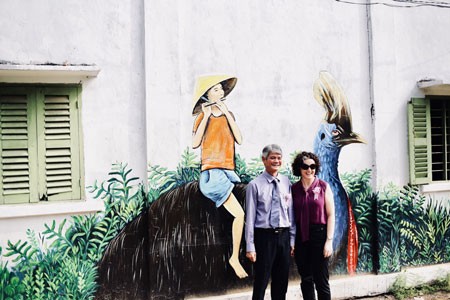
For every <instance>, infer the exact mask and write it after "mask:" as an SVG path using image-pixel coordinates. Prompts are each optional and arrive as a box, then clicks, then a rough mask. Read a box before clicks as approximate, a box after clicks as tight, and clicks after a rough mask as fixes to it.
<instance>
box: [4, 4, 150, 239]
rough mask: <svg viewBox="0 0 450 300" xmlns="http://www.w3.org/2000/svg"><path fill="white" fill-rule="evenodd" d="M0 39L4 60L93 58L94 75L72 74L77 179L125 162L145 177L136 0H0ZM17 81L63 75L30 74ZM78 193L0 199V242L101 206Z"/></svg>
mask: <svg viewBox="0 0 450 300" xmlns="http://www.w3.org/2000/svg"><path fill="white" fill-rule="evenodd" d="M0 45H1V47H0V60H1V61H3V62H4V63H8V62H9V63H15V64H21V65H30V66H32V65H36V64H47V63H52V64H61V65H67V64H68V65H80V64H95V65H96V66H97V67H98V68H99V69H100V72H99V74H98V76H97V77H96V78H90V79H86V78H80V79H79V81H81V83H82V88H83V92H82V126H83V142H84V159H85V161H84V162H85V164H84V166H85V183H86V185H91V184H93V183H94V181H95V180H96V179H98V180H100V181H102V180H104V179H105V178H106V177H107V173H108V172H109V171H110V170H111V164H112V163H114V162H127V163H128V164H129V166H130V167H131V168H133V170H134V174H135V175H137V176H139V177H140V178H142V180H145V178H146V164H147V158H146V153H145V150H144V149H145V148H146V138H145V131H146V128H145V81H144V78H145V74H144V22H143V1H103V0H100V1H90V2H83V1H70V0H69V1H22V0H20V1H9V0H6V1H1V2H0ZM1 79H2V80H1V81H3V82H4V81H8V80H9V79H8V76H6V77H2V78H1ZM21 80H23V81H24V82H49V81H50V82H51V81H55V80H56V81H60V82H64V80H65V79H61V78H59V79H58V78H57V79H55V78H53V79H51V80H50V79H48V78H45V77H42V76H39V75H37V77H28V78H22V79H21ZM16 82H20V81H16ZM86 198H87V199H82V202H79V203H75V204H68V203H58V204H48V203H45V204H35V205H15V206H14V205H8V206H2V207H1V208H0V211H1V213H0V245H4V244H5V243H6V240H7V239H12V240H17V239H19V238H22V239H23V238H24V236H25V230H24V228H34V229H35V230H36V231H42V230H43V229H44V227H43V224H44V222H47V223H49V222H50V221H51V220H53V219H56V220H59V219H62V218H64V217H65V216H67V215H70V214H79V213H88V212H92V211H95V210H97V209H99V208H101V205H100V203H99V202H101V201H95V200H93V199H91V198H92V197H91V195H90V194H89V193H86ZM85 200H87V201H85ZM19 224H20V225H19ZM11 228H12V229H13V230H11ZM19 229H20V230H19Z"/></svg>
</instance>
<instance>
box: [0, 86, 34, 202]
mask: <svg viewBox="0 0 450 300" xmlns="http://www.w3.org/2000/svg"><path fill="white" fill-rule="evenodd" d="M34 105H35V101H33V96H32V93H30V92H29V90H28V91H27V90H25V91H24V89H21V90H18V89H15V88H7V87H2V88H1V91H0V158H1V162H0V179H1V180H0V192H1V199H0V204H13V203H27V202H37V201H38V200H39V199H38V197H37V185H36V184H35V181H34V180H36V178H37V167H36V165H35V164H34V162H36V140H35V136H36V119H35V107H34ZM33 139H34V140H33Z"/></svg>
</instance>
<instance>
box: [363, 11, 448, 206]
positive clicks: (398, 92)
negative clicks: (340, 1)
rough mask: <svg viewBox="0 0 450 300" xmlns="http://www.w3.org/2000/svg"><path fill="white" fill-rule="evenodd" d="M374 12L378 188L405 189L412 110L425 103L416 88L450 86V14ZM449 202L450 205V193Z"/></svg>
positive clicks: (439, 12) (446, 194) (446, 189)
mask: <svg viewBox="0 0 450 300" xmlns="http://www.w3.org/2000/svg"><path fill="white" fill-rule="evenodd" d="M371 10H372V25H373V62H372V64H373V84H374V88H373V90H374V102H375V111H376V119H375V123H374V124H375V127H374V129H375V145H376V146H375V152H376V169H377V183H378V185H379V186H382V185H384V184H386V183H388V182H390V181H392V182H394V183H395V184H397V185H399V186H402V185H404V184H406V183H407V182H408V181H409V161H408V144H407V140H408V139H407V134H408V129H407V108H406V104H407V102H408V101H409V100H410V98H411V97H424V94H423V92H422V91H421V90H420V89H418V88H417V86H416V82H417V81H419V80H421V79H424V78H438V79H441V80H443V81H444V83H448V82H449V81H450V77H449V72H448V66H449V63H450V37H449V35H448V28H449V27H450V20H449V18H448V14H449V10H448V9H442V8H436V7H417V8H413V9H407V8H389V7H386V6H372V7H371ZM443 188H444V191H449V190H450V189H449V187H448V186H445V187H443ZM440 190H442V189H440ZM441 196H443V195H441ZM444 196H446V197H447V200H446V201H447V202H448V201H449V200H448V192H446V193H445V195H444Z"/></svg>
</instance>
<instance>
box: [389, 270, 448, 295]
mask: <svg viewBox="0 0 450 300" xmlns="http://www.w3.org/2000/svg"><path fill="white" fill-rule="evenodd" d="M438 291H444V292H449V291H450V274H447V277H445V278H442V279H438V280H434V281H431V282H429V283H425V284H421V285H418V286H411V287H409V286H407V285H406V276H405V275H404V274H401V275H399V276H398V277H397V279H396V280H395V282H394V284H393V285H392V287H391V288H390V289H389V292H390V293H392V294H393V295H394V296H395V298H396V299H399V300H403V299H406V298H412V297H414V296H417V295H428V294H433V293H436V292H438Z"/></svg>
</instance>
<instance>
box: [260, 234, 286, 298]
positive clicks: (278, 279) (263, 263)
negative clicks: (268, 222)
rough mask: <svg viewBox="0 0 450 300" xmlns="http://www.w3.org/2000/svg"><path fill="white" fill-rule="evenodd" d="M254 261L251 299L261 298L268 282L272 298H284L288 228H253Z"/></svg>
mask: <svg viewBox="0 0 450 300" xmlns="http://www.w3.org/2000/svg"><path fill="white" fill-rule="evenodd" d="M254 238H255V250H256V262H255V265H254V282H253V297H252V299H253V300H263V299H264V294H265V291H266V288H267V285H268V283H269V280H270V277H272V282H271V285H270V294H271V296H272V300H285V299H286V292H287V287H288V280H289V263H290V257H291V256H290V252H291V246H290V244H289V243H290V242H289V229H288V228H284V229H282V230H279V231H275V230H273V229H260V228H255V236H254Z"/></svg>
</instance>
